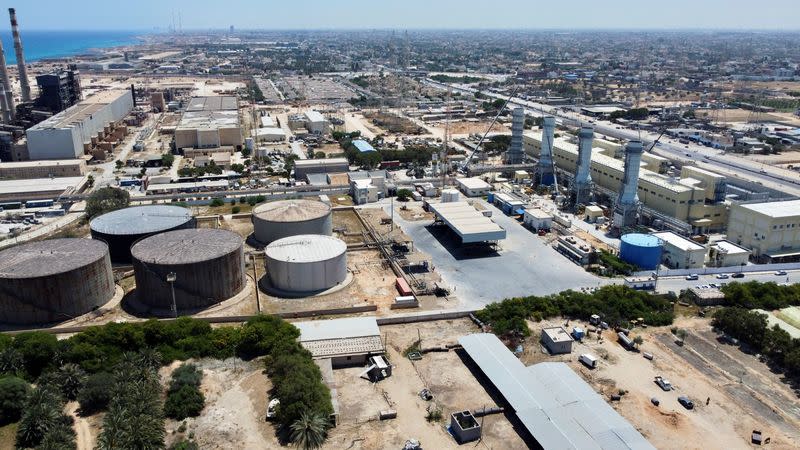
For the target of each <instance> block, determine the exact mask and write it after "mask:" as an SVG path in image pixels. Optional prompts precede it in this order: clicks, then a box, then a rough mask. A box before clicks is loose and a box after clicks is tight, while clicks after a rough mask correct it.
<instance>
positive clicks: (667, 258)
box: [653, 231, 706, 269]
mask: <svg viewBox="0 0 800 450" xmlns="http://www.w3.org/2000/svg"><path fill="white" fill-rule="evenodd" d="M653 236H655V237H657V238H659V239H661V241H662V242H663V243H664V249H663V251H662V253H661V262H662V263H664V265H665V266H667V267H669V268H670V269H700V268H702V267H703V264H704V263H705V259H706V248H705V247H703V246H702V245H700V244H698V243H697V242H695V241H692V240H690V239H686V238H685V237H683V236H680V235H677V234H675V233H673V232H671V231H662V232H658V233H653Z"/></svg>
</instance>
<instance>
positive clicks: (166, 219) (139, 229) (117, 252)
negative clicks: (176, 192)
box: [89, 205, 197, 264]
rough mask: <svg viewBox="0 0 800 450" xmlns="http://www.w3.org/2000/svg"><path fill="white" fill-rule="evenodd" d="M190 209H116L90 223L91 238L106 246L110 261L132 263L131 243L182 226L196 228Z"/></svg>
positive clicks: (164, 207)
mask: <svg viewBox="0 0 800 450" xmlns="http://www.w3.org/2000/svg"><path fill="white" fill-rule="evenodd" d="M196 225H197V222H196V220H195V218H194V217H192V212H191V211H190V210H189V209H187V208H183V207H180V206H172V205H145V206H134V207H131V208H124V209H118V210H116V211H111V212H109V213H106V214H103V215H102V216H99V217H95V218H94V219H92V221H91V222H89V228H90V229H91V233H92V239H97V240H100V241H103V242H105V243H106V244H108V246H109V250H110V253H111V261H113V262H115V263H123V264H125V263H130V262H131V246H133V244H134V243H135V242H136V241H139V240H140V239H143V238H146V237H149V236H153V235H155V234H158V233H164V232H167V231H172V230H181V229H184V228H195V227H196Z"/></svg>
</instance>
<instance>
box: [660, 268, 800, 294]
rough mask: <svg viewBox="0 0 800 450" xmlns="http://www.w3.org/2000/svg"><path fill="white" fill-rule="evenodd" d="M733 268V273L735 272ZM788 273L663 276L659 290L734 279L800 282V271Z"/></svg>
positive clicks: (678, 289) (673, 289)
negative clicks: (736, 275) (694, 276)
mask: <svg viewBox="0 0 800 450" xmlns="http://www.w3.org/2000/svg"><path fill="white" fill-rule="evenodd" d="M733 271H734V270H733V268H732V269H731V273H733ZM787 273H788V275H785V276H776V275H775V274H774V272H757V273H747V274H745V277H744V278H728V279H726V280H718V279H717V278H716V276H715V275H701V276H700V279H699V280H694V281H690V280H686V279H685V278H684V277H668V278H667V277H662V278H660V279H659V280H658V286H657V288H658V292H662V293H666V292H669V291H673V292H675V293H678V292H680V291H681V290H683V289H688V288H690V287H693V286H703V285H707V284H709V283H715V284H720V283H730V282H732V281H739V282H746V281H761V282H762V283H764V282H768V281H773V282H775V283H787V282H788V283H800V271H797V270H793V271H787Z"/></svg>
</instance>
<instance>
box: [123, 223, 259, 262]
mask: <svg viewBox="0 0 800 450" xmlns="http://www.w3.org/2000/svg"><path fill="white" fill-rule="evenodd" d="M243 242H244V239H242V237H241V236H239V235H238V234H237V233H234V232H233V231H228V230H219V229H211V228H189V229H184V230H175V231H168V232H166V233H161V234H156V235H154V236H150V237H148V238H145V239H142V240H141V241H139V242H137V243H136V244H134V245H133V247H131V255H132V256H133V258H135V259H137V260H139V261H142V262H144V263H151V264H191V263H198V262H202V261H208V260H212V259H215V258H219V257H221V256H225V255H227V254H230V253H232V252H234V251H236V250H237V249H239V248H241V247H242V243H243Z"/></svg>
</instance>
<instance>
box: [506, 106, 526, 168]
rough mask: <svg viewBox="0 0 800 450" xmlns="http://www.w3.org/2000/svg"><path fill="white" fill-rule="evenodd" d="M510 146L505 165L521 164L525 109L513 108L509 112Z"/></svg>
mask: <svg viewBox="0 0 800 450" xmlns="http://www.w3.org/2000/svg"><path fill="white" fill-rule="evenodd" d="M511 118H512V121H511V146H510V147H508V150H506V157H505V163H506V164H522V160H523V159H524V158H523V157H524V153H523V151H522V133H523V132H524V131H525V109H523V108H514V110H513V111H512V112H511Z"/></svg>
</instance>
